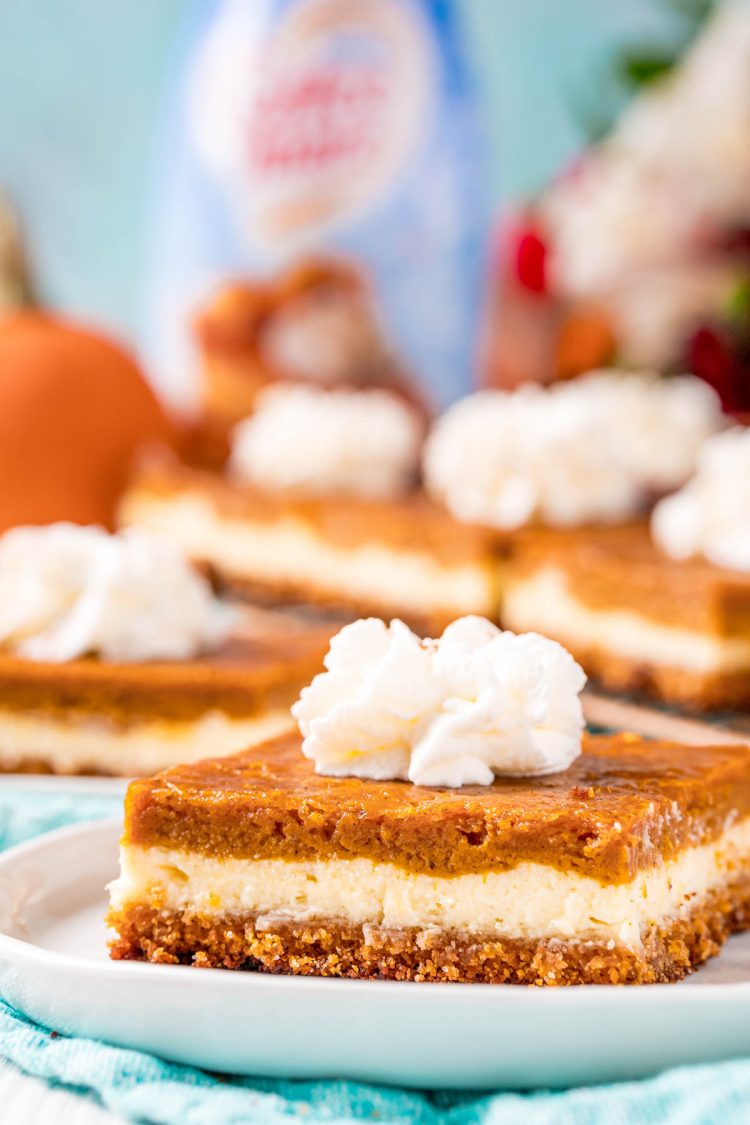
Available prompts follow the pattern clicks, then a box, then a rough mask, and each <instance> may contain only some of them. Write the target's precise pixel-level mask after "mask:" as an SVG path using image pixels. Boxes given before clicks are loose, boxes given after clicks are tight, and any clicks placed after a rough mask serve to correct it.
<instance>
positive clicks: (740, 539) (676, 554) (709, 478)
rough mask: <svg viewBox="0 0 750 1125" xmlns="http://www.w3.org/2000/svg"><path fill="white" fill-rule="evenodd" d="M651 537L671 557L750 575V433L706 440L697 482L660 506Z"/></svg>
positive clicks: (739, 429)
mask: <svg viewBox="0 0 750 1125" xmlns="http://www.w3.org/2000/svg"><path fill="white" fill-rule="evenodd" d="M651 534H652V537H653V539H654V541H655V542H656V543H657V544H658V546H659V547H661V549H662V550H663V551H664V553H665V554H667V555H669V556H670V558H673V559H678V560H681V559H689V558H693V557H694V556H696V555H698V556H700V555H702V556H703V557H704V558H705V559H708V561H709V562H711V563H713V564H714V566H722V567H727V568H728V569H730V570H740V571H750V429H746V428H745V427H742V426H735V427H733V428H732V429H731V430H727V431H726V432H725V433H723V434H718V435H717V436H716V437H713V438H711V439H710V441H707V442H706V444H705V446H704V447H703V449H702V451H701V454H700V457H699V460H698V468H697V471H696V474H695V476H694V477H693V479H692V480H691V481H689V482H688V484H686V485H685V487H684V488H683V489H681V490H680V491H679V492H676V493H675V494H674V495H673V496H667V497H666V498H665V499H664V500H662V501H661V502H660V503H659V504H657V505H656V507H655V509H654V511H653V514H652V517H651Z"/></svg>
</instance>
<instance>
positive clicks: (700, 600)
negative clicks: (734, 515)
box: [508, 523, 750, 643]
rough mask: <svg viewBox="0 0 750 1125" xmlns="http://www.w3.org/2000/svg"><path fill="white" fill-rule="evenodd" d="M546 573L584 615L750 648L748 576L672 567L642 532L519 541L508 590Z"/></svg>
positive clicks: (552, 534)
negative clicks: (612, 616) (630, 616)
mask: <svg viewBox="0 0 750 1125" xmlns="http://www.w3.org/2000/svg"><path fill="white" fill-rule="evenodd" d="M547 568H553V569H557V570H560V571H562V572H563V573H564V574H565V577H566V583H567V589H568V590H569V591H570V594H571V596H572V597H573V598H574V599H575V601H576V603H577V604H579V605H581V606H584V607H585V608H586V609H588V610H592V611H596V612H605V613H606V612H612V611H624V612H628V613H634V614H635V615H636V616H637V617H638V618H639V619H644V620H646V621H648V622H649V624H651V625H652V626H658V627H666V628H667V629H669V630H678V631H680V632H682V631H687V632H688V633H690V634H700V635H701V636H703V637H712V638H725V639H737V640H740V641H745V642H747V643H750V574H741V573H739V572H737V571H731V570H724V569H722V568H720V567H716V566H713V565H712V564H711V563H708V562H706V561H705V560H704V559H701V558H691V559H686V560H684V561H682V562H677V561H675V560H674V559H670V558H668V557H667V556H666V555H664V554H662V553H661V552H660V551H659V550H658V549H657V547H656V546H655V545H654V543H653V542H652V540H651V537H650V534H649V530H648V526H647V525H646V524H642V523H635V524H628V525H624V526H619V527H601V528H579V529H576V530H569V531H551V530H547V531H544V530H542V529H536V530H535V531H533V532H527V533H522V534H520V535H519V536H518V537H517V540H516V543H515V547H514V554H513V558H512V560H511V563H510V566H509V575H508V578H509V582H511V583H512V584H514V585H515V584H517V583H519V582H522V581H525V580H526V579H528V578H531V577H533V575H534V574H536V573H537V572H539V571H540V570H545V569H547Z"/></svg>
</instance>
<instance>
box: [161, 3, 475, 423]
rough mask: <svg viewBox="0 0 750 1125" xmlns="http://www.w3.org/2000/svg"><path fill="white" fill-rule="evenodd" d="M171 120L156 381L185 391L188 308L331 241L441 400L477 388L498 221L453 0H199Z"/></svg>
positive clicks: (420, 381)
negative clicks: (490, 246) (203, 0)
mask: <svg viewBox="0 0 750 1125" xmlns="http://www.w3.org/2000/svg"><path fill="white" fill-rule="evenodd" d="M186 58H187V62H186V65H185V67H184V70H183V73H182V74H181V77H180V80H179V82H178V83H177V84H176V91H175V97H174V99H173V104H172V106H171V111H170V115H169V120H168V123H167V128H166V130H165V134H164V144H163V146H162V147H163V152H162V160H161V164H162V170H161V176H160V189H159V194H158V199H157V206H156V215H155V218H156V222H155V223H154V228H153V231H152V239H151V244H152V254H153V257H152V264H151V269H150V272H149V282H148V300H147V309H146V320H147V323H146V339H145V345H146V351H147V359H148V360H149V362H150V364H151V368H152V370H153V371H154V374H155V377H156V378H157V380H158V381H159V382H160V383H161V384H162V386H163V387H164V389H166V390H167V391H168V392H171V394H172V396H173V397H177V398H182V399H183V400H184V401H188V400H189V396H190V393H191V391H190V378H189V371H190V369H191V367H192V366H193V359H192V357H191V354H190V350H191V345H190V329H189V322H190V317H191V315H192V314H193V313H194V312H195V310H196V309H197V308H199V307H200V306H201V304H203V303H205V301H206V300H207V299H210V297H211V295H212V293H213V292H214V291H215V289H216V287H217V286H218V285H221V284H222V283H225V282H226V281H228V280H242V279H246V280H252V279H253V278H255V277H259V276H260V277H265V276H272V275H273V273H274V272H275V271H279V270H282V269H284V268H286V267H288V266H289V265H290V264H291V263H294V262H296V261H300V260H304V259H305V257H306V256H311V255H314V256H316V257H319V256H320V255H321V254H331V255H332V256H334V257H335V258H337V259H339V260H341V259H343V260H345V261H347V262H348V263H351V264H352V265H353V266H354V267H355V268H357V269H358V270H360V271H361V272H362V275H363V277H364V279H365V280H366V282H367V285H368V287H369V289H370V290H371V292H372V294H373V300H374V305H375V307H376V309H377V312H378V317H379V320H380V322H381V324H380V327H381V328H382V331H383V333H384V336H385V337H386V339H387V341H388V344H389V346H390V347H391V348H392V349H393V352H394V353H395V355H396V356H397V357H398V361H399V363H400V365H401V366H402V367H403V369H404V370H405V371H406V372H407V374H408V376H409V377H410V378H412V379H414V381H415V382H416V383H417V385H418V386H419V387H420V389H421V391H422V392H423V393H424V395H425V396H426V397H427V398H428V399H429V400H431V401H432V402H433V403H434V404H435V405H444V404H445V403H447V402H449V401H451V400H452V399H454V398H456V397H458V396H459V395H460V394H462V393H464V392H466V391H467V390H469V389H470V387H471V385H472V382H473V377H474V365H475V351H476V345H477V336H478V326H479V319H480V315H481V310H482V296H483V292H482V290H483V282H484V252H485V245H486V241H487V230H488V225H489V202H488V198H487V178H488V177H487V168H486V159H485V148H484V144H483V139H482V135H481V128H480V123H479V120H478V118H479V114H478V108H477V101H476V95H475V90H474V85H473V80H472V75H471V68H470V65H469V62H468V60H467V56H466V52H465V44H464V42H463V38H462V36H461V33H460V28H459V27H458V25H457V15H456V12H455V4H454V3H452V2H451V0H224V2H223V3H219V4H218V5H217V4H209V5H200V6H199V8H198V10H197V11H196V18H195V22H194V25H193V27H192V29H191V34H190V36H189V45H188V47H187V49H186Z"/></svg>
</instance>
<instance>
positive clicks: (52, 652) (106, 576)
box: [0, 523, 235, 663]
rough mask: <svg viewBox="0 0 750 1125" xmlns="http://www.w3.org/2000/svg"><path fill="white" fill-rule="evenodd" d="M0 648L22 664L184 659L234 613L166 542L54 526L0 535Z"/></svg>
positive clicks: (220, 631)
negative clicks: (94, 658)
mask: <svg viewBox="0 0 750 1125" xmlns="http://www.w3.org/2000/svg"><path fill="white" fill-rule="evenodd" d="M0 593H1V595H2V596H1V597H0V645H2V646H3V647H5V648H6V649H7V650H10V651H11V652H13V653H14V654H16V655H18V656H21V657H25V658H27V659H29V660H39V661H49V662H53V663H62V662H64V661H66V660H74V659H76V658H78V657H81V656H86V655H89V654H91V655H93V654H96V655H98V656H99V657H101V658H102V659H104V660H112V661H119V662H139V661H146V660H158V659H162V660H184V659H187V658H189V657H192V656H195V655H197V654H198V653H200V652H203V651H206V650H209V649H212V648H215V647H216V646H218V645H219V644H221V642H222V641H223V640H225V638H226V636H227V635H228V632H229V631H230V629H231V626H232V624H233V622H234V619H235V613H234V611H233V610H231V609H230V608H229V607H228V606H226V605H224V604H223V603H221V602H220V601H218V600H217V599H216V598H215V597H214V595H213V592H212V590H211V587H210V585H209V583H208V582H207V581H206V580H205V579H204V578H202V577H201V576H200V575H199V574H197V573H196V572H195V571H194V570H193V569H192V567H191V566H190V564H189V563H188V562H187V560H186V559H185V558H184V557H183V556H182V555H181V554H180V553H179V551H178V550H177V549H176V548H175V547H174V546H173V545H172V544H171V543H169V542H168V541H165V540H162V539H159V538H157V537H156V536H154V535H151V534H149V533H147V532H143V531H139V530H136V529H131V530H128V531H123V532H121V533H120V534H119V535H109V534H108V533H107V532H106V531H103V530H102V529H101V528H98V527H79V526H77V525H75V524H69V523H57V524H51V525H50V526H47V527H17V528H13V529H12V530H11V531H8V532H6V533H5V534H4V535H3V536H2V537H0Z"/></svg>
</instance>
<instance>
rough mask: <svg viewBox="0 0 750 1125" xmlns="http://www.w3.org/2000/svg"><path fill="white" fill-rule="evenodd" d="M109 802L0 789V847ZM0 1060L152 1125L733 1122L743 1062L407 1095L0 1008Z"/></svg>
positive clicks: (748, 1082) (741, 1114)
mask: <svg viewBox="0 0 750 1125" xmlns="http://www.w3.org/2000/svg"><path fill="white" fill-rule="evenodd" d="M121 805H122V802H121V800H120V799H119V798H116V797H112V798H110V797H99V796H80V795H75V796H73V795H72V794H71V795H68V796H64V795H63V796H58V795H57V794H48V793H38V792H33V791H32V790H28V791H15V792H13V793H3V792H2V779H0V848H6V847H10V846H12V845H13V844H18V843H21V842H22V841H23V840H25V839H29V838H31V837H32V836H34V835H36V834H38V833H40V832H44V831H49V830H50V829H53V828H58V827H60V826H62V825H64V824H71V823H75V822H80V821H84V820H92V819H98V818H100V817H104V816H111V815H116V814H117V813H118V812H119V810H120V809H121ZM0 1056H2V1057H3V1058H5V1059H7V1060H8V1061H9V1062H10V1063H12V1064H13V1065H15V1066H17V1067H18V1068H20V1069H21V1070H23V1071H25V1072H26V1073H28V1074H32V1075H35V1076H37V1077H39V1078H42V1079H44V1080H46V1081H47V1082H49V1083H50V1084H52V1085H60V1086H65V1087H68V1088H70V1089H73V1090H75V1091H76V1092H78V1093H80V1094H81V1095H82V1096H88V1097H92V1098H94V1099H95V1100H97V1101H98V1102H100V1103H101V1104H103V1105H105V1106H106V1107H107V1108H108V1109H110V1110H112V1111H113V1112H115V1113H118V1114H120V1115H121V1116H122V1117H123V1118H125V1119H127V1120H131V1121H137V1122H154V1123H155V1125H205V1123H206V1122H208V1121H210V1122H211V1125H240V1123H242V1125H255V1123H256V1122H257V1123H258V1125H261V1123H262V1125H280V1123H282V1122H288V1121H290V1120H291V1119H294V1118H299V1119H301V1120H303V1121H304V1122H305V1123H306V1125H316V1123H317V1122H321V1123H326V1125H350V1123H354V1122H363V1121H365V1122H367V1121H370V1122H373V1121H377V1122H378V1123H393V1125H406V1123H407V1122H414V1123H417V1125H437V1123H443V1122H444V1123H446V1125H501V1123H502V1125H625V1123H631V1122H632V1123H637V1125H651V1123H654V1125H656V1123H658V1125H710V1123H712V1122H715V1121H721V1122H722V1125H735V1123H736V1125H740V1123H743V1125H744V1123H745V1122H747V1120H748V1105H750V1061H744V1060H743V1061H738V1062H726V1063H719V1064H712V1065H707V1066H697V1067H683V1068H679V1069H675V1070H671V1071H667V1072H665V1073H664V1074H661V1075H659V1076H658V1077H656V1078H652V1079H649V1080H646V1081H642V1082H623V1083H617V1084H614V1085H610V1086H596V1087H582V1088H580V1089H574V1090H567V1091H544V1090H540V1091H533V1092H528V1093H509V1092H496V1093H466V1092H461V1093H457V1092H456V1093H452V1092H432V1093H430V1092H415V1091H409V1090H399V1089H393V1088H388V1087H380V1086H371V1085H367V1084H364V1083H360V1082H343V1081H341V1082H331V1081H321V1082H310V1081H306V1082H302V1081H299V1082H292V1081H280V1080H271V1079H264V1078H225V1077H222V1076H219V1075H214V1074H208V1073H205V1072H203V1071H199V1070H195V1069H193V1068H191V1067H185V1066H177V1065H174V1064H171V1063H167V1062H163V1061H162V1060H160V1059H157V1058H154V1057H153V1056H151V1055H147V1054H144V1053H141V1052H138V1051H132V1050H125V1049H122V1048H118V1047H110V1046H107V1045H106V1044H103V1043H98V1042H95V1041H93V1040H89V1039H78V1038H71V1037H68V1036H66V1035H61V1034H59V1033H58V1032H56V1031H55V1030H54V1029H49V1028H43V1027H40V1026H39V1025H37V1024H35V1023H33V1022H31V1021H30V1020H28V1019H26V1017H25V1016H24V1015H23V1014H22V1013H21V1012H17V1011H14V1010H13V1009H11V1008H10V1007H9V1006H8V1005H7V1004H5V1003H3V1002H2V1000H0ZM0 1116H1V1115H0Z"/></svg>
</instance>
